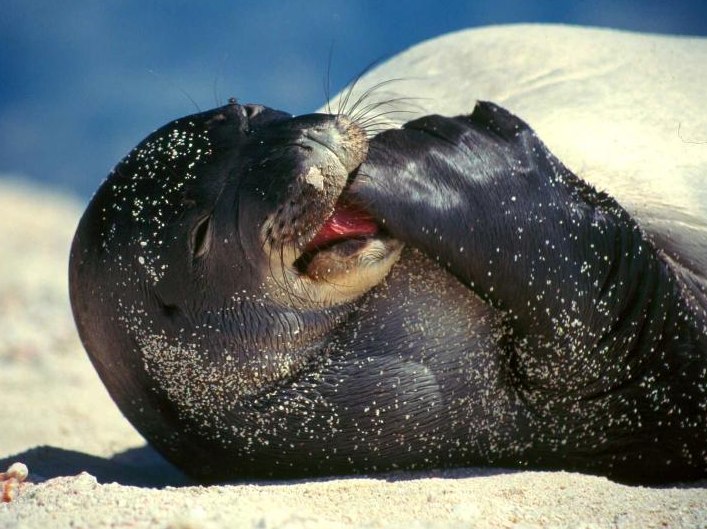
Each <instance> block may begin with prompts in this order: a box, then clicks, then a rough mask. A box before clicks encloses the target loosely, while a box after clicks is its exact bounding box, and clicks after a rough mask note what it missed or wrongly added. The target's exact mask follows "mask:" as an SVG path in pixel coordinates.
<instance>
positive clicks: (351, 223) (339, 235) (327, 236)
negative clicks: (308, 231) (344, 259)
mask: <svg viewBox="0 0 707 529" xmlns="http://www.w3.org/2000/svg"><path fill="white" fill-rule="evenodd" d="M376 233H378V225H377V224H376V223H375V221H374V220H373V218H372V217H371V216H370V215H369V214H368V213H367V212H366V211H364V210H363V209H361V208H359V207H357V206H354V205H352V204H347V203H345V202H337V203H336V206H334V213H332V215H331V217H329V218H328V219H327V220H326V222H325V223H324V226H322V227H321V229H320V230H319V232H318V233H317V234H316V235H315V236H314V238H313V239H312V240H311V241H310V242H309V244H308V245H307V248H306V250H305V251H312V250H314V249H316V248H321V247H322V246H325V245H327V244H329V243H332V242H335V241H339V240H344V239H353V238H356V237H369V236H371V235H375V234H376Z"/></svg>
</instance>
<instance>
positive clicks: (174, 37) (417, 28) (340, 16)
mask: <svg viewBox="0 0 707 529" xmlns="http://www.w3.org/2000/svg"><path fill="white" fill-rule="evenodd" d="M511 22H557V23H569V24H581V25H592V26H603V27H611V28H621V29H629V30H636V31H645V32H655V33H673V34H684V35H700V36H705V35H707V2H705V1H704V0H695V1H683V2H676V1H672V2H670V1H667V0H643V1H628V0H615V1H610V0H592V1H576V2H568V1H557V0H546V1H535V2H533V1H511V0H492V1H476V2H473V1H466V2H464V1H442V0H438V1H423V0H413V1H407V2H405V1H401V0H397V1H394V0H377V1H373V0H371V1H353V0H349V1H345V0H321V1H315V0H309V1H300V0H295V1H267V0H261V1H243V2H236V1H231V2H227V1H202V2H200V1H186V0H169V1H167V0H165V1H162V2H156V1H151V0H124V1H98V0H95V1H89V0H83V1H82V0H76V1H71V0H67V1H60V2H59V1H55V0H46V1H43V0H42V1H40V0H38V1H31V0H30V1H28V0H4V1H3V4H2V9H1V10H0V174H5V175H11V176H14V177H19V178H27V179H30V180H34V181H40V182H47V183H50V184H51V185H52V186H56V187H58V188H61V189H63V190H65V191H69V192H72V193H74V194H76V195H79V196H80V197H81V198H82V199H83V200H86V199H87V198H88V197H89V196H90V194H91V193H92V192H93V191H94V190H95V189H96V187H97V186H98V185H99V183H100V182H101V181H102V179H103V178H104V177H105V175H106V174H107V173H108V171H109V170H110V168H111V167H112V166H113V165H114V164H115V163H116V162H117V161H118V160H119V159H120V158H121V157H122V156H123V155H124V154H126V153H127V151H128V150H129V149H130V148H132V147H133V146H134V145H135V144H136V143H137V142H138V141H139V140H140V139H142V138H143V137H144V136H145V135H146V134H147V133H149V132H150V131H151V130H153V129H155V128H157V127H158V126H160V125H162V124H164V123H165V122H167V121H170V120H171V119H173V118H176V117H179V116H182V115H185V114H190V113H192V112H195V111H197V110H199V109H202V110H206V109H208V108H211V107H214V106H217V105H219V104H222V103H224V102H225V101H226V100H227V99H228V97H230V96H235V97H237V98H238V99H239V100H240V101H242V102H256V103H263V104H266V105H268V106H271V107H275V108H280V109H282V110H287V111H289V112H292V113H295V114H298V113H303V112H308V111H311V110H314V109H316V108H317V107H319V106H320V105H322V104H323V103H324V101H325V95H324V94H325V90H324V84H325V83H324V78H325V77H326V75H327V70H328V67H327V63H328V57H329V51H330V49H332V50H333V54H332V63H331V70H330V72H329V78H330V85H331V92H332V94H335V93H336V92H338V91H339V90H340V89H341V88H342V87H343V86H344V85H345V84H346V83H347V82H348V81H349V80H350V79H352V78H353V77H354V76H355V75H356V74H357V73H359V72H360V71H361V70H362V69H364V68H365V67H366V66H367V65H369V64H370V63H371V62H372V61H375V60H380V59H384V58H386V57H389V56H392V55H394V54H396V53H397V52H399V51H401V50H403V49H405V48H407V47H409V46H410V45H412V44H415V43H418V42H420V41H422V40H425V39H428V38H431V37H435V36H438V35H441V34H444V33H447V32H449V31H454V30H458V29H463V28H467V27H472V26H481V25H487V24H498V23H511ZM705 67H707V65H705Z"/></svg>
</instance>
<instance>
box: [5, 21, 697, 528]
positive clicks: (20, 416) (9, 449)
mask: <svg viewBox="0 0 707 529" xmlns="http://www.w3.org/2000/svg"><path fill="white" fill-rule="evenodd" d="M612 35H615V34H612ZM563 38H564V37H563ZM703 47H704V46H703ZM702 66H704V64H702ZM516 104H519V103H516ZM531 122H532V120H531ZM686 130H687V131H688V132H689V131H690V130H689V129H686ZM548 132H549V131H548ZM702 132H703V133H704V130H703V131H702ZM691 133H694V131H692V132H691ZM698 148H701V149H702V150H703V151H707V148H705V146H704V145H702V146H701V147H698ZM568 155H569V154H568ZM621 163H623V162H621ZM703 174H705V173H703ZM0 213H1V214H0V248H2V257H0V373H1V374H2V386H1V387H2V393H1V395H2V399H3V407H2V412H0V460H2V461H0V466H2V467H3V468H1V469H0V470H4V467H6V466H7V465H8V464H9V463H10V462H12V461H16V460H17V461H22V462H24V463H26V464H27V465H28V466H29V470H30V478H29V482H28V483H26V484H25V485H24V486H23V487H22V489H21V491H20V494H19V496H18V498H17V499H16V500H14V501H13V502H11V503H9V504H1V505H0V528H35V527H36V528H65V527H66V528H68V527H73V528H77V527H86V528H104V527H105V528H108V527H121V528H128V527H130V528H141V527H164V528H173V529H177V528H181V529H186V528H193V529H197V528H203V529H210V528H220V527H223V528H232V527H233V528H237V527H248V528H251V527H252V528H259V529H272V528H300V527H313V528H320V527H321V528H338V527H390V528H406V529H414V528H418V527H419V528H437V527H478V528H485V527H489V528H492V527H493V528H496V527H516V528H523V527H524V528H529V527H568V528H569V527H576V528H632V527H633V528H651V527H656V528H658V527H660V528H664V527H670V528H677V527H686V528H687V527H690V528H695V527H702V528H705V527H707V483H704V482H703V483H699V484H691V485H689V486H685V487H679V488H676V487H673V488H662V489H659V488H644V487H626V486H622V485H618V484H615V483H612V482H610V481H608V480H606V479H603V478H597V477H592V476H582V475H579V474H569V473H563V472H555V473H551V472H548V473H539V472H516V471H506V472H504V471H499V470H493V471H489V470H480V469H463V470H454V471H447V472H429V473H424V474H419V473H418V474H406V473H400V474H394V475H385V476H369V477H365V478H361V477H359V478H340V479H331V480H311V481H301V482H284V483H283V482H273V483H262V482H261V483H242V484H234V485H229V486H211V487H201V486H188V482H187V480H186V479H185V478H184V477H183V476H182V475H181V474H180V473H179V472H178V471H176V470H174V469H173V468H172V467H170V466H169V465H168V464H167V463H165V462H164V461H162V460H161V459H160V458H159V456H157V455H156V454H155V453H154V452H153V451H152V450H151V449H150V448H149V447H145V446H144V441H143V440H142V438H141V437H140V436H139V435H138V434H137V433H136V432H135V431H134V430H133V429H132V427H131V426H130V425H129V424H128V423H127V421H126V420H125V419H124V418H123V417H122V416H121V415H120V413H119V412H118V410H117V408H116V407H115V405H114V404H113V403H112V401H111V400H110V398H109V397H108V395H107V393H106V391H105V390H104V388H103V386H102V385H101V383H100V381H99V380H98V377H97V376H96V374H95V373H94V371H93V369H92V367H91V365H90V363H89V361H88V359H87V357H86V356H85V353H84V352H83V350H82V348H81V345H80V343H79V341H78V338H77V336H76V334H75V331H74V327H73V321H72V318H71V314H70V309H69V303H68V296H67V284H66V268H67V260H68V250H69V243H70V240H71V236H72V234H73V230H74V228H75V225H76V222H77V220H78V216H79V214H80V206H79V205H78V204H77V203H75V202H72V201H70V200H68V199H66V198H64V197H62V196H60V195H55V194H51V193H47V192H45V191H43V190H41V189H40V188H38V187H33V188H29V187H24V186H22V185H18V184H16V183H14V182H12V181H10V180H7V179H0ZM36 447H42V448H36ZM99 483H100V484H99ZM167 485H169V486H167ZM165 486H166V487H165ZM160 487H161V488H160Z"/></svg>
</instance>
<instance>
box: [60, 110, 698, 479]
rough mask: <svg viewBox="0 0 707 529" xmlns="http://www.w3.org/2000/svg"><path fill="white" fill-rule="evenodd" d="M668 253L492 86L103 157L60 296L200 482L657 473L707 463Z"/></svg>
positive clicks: (228, 119)
mask: <svg viewBox="0 0 707 529" xmlns="http://www.w3.org/2000/svg"><path fill="white" fill-rule="evenodd" d="M403 245H404V246H403ZM676 251H678V252H679V248H678V249H675V248H671V252H672V253H673V254H675V252H676ZM677 263H678V260H674V259H670V258H667V257H666V256H665V254H664V252H663V251H662V249H661V248H660V247H658V246H657V245H656V243H655V242H654V241H651V240H649V238H648V236H647V235H646V234H645V233H644V231H642V229H641V228H640V226H639V225H638V224H637V223H636V222H635V221H634V220H633V218H632V217H631V215H630V214H629V213H628V212H627V211H625V210H624V209H623V208H622V207H621V206H620V205H619V204H618V203H617V202H616V201H615V200H614V199H612V198H611V197H610V196H607V195H606V194H603V193H601V192H598V191H596V190H595V189H593V188H592V187H591V186H590V185H589V184H587V183H585V182H583V181H582V180H580V179H579V178H578V177H577V176H575V175H574V174H572V173H571V172H570V171H569V170H568V169H567V168H566V167H564V166H563V164H562V163H561V162H560V161H559V160H558V159H556V158H555V157H554V156H553V155H552V154H551V153H550V152H549V151H548V150H547V148H546V147H545V146H544V145H543V143H542V142H541V141H540V140H539V139H538V138H537V137H536V135H535V133H534V132H533V130H532V129H531V128H530V127H529V126H528V125H526V124H525V123H524V122H523V121H521V120H520V119H518V118H517V117H515V116H513V115H512V114H510V113H509V112H507V111H506V110H504V109H502V108H500V107H498V106H496V105H494V104H492V103H485V102H481V103H478V104H477V106H476V108H475V109H474V111H473V113H472V114H471V115H467V116H458V117H441V116H434V115H433V116H426V117H423V118H420V119H417V120H415V121H411V122H409V123H407V124H405V125H404V126H403V127H402V128H400V129H391V130H387V131H384V132H381V133H379V134H377V135H375V136H373V137H371V138H369V137H368V136H367V134H366V131H365V130H364V128H363V127H362V126H360V125H358V124H357V123H356V122H355V120H353V119H350V118H347V117H346V116H345V115H343V114H342V115H328V114H311V115H306V116H299V117H292V116H290V115H288V114H286V113H283V112H279V111H275V110H272V109H268V108H266V107H261V106H257V105H240V104H238V103H236V102H235V101H231V102H230V103H229V104H228V105H226V106H224V107H221V108H217V109H215V110H212V111H208V112H204V113H200V114H196V115H193V116H188V117H185V118H182V119H179V120H177V121H174V122H172V123H170V124H168V125H166V126H165V127H163V128H161V129H159V130H158V131H156V132H155V133H153V134H152V135H150V136H148V137H147V138H146V139H145V140H144V141H143V142H142V143H140V144H139V145H138V146H137V147H136V148H135V149H134V150H133V151H132V152H131V153H130V154H129V155H128V156H127V157H126V158H125V159H124V160H123V161H122V162H120V164H118V166H117V167H116V168H115V170H114V171H113V172H112V173H111V174H110V175H109V177H108V179H107V180H106V181H105V182H104V183H103V185H102V186H101V188H100V189H99V190H98V192H97V194H96V195H95V197H94V198H93V200H92V201H91V203H90V205H89V206H88V209H87V211H86V212H85V214H84V216H83V218H82V219H81V222H80V224H79V227H78V229H77V232H76V236H75V239H74V242H73V246H72V250H71V261H70V293H71V301H72V307H73V312H74V317H75V319H76V322H77V327H78V330H79V334H80V336H81V339H82V341H83V344H84V346H85V348H86V350H87V352H88V354H89V356H90V358H91V361H92V362H93V364H94V366H95V368H96V370H97V371H98V373H99V375H100V377H101V379H102V380H103V382H104V383H105V385H106V387H107V388H108V391H109V392H110V394H111V396H112V397H113V399H114V400H115V402H116V403H117V404H118V406H119V407H120V409H121V410H122V412H123V413H124V414H125V416H126V417H127V418H128V419H129V420H130V421H131V422H132V424H133V425H134V426H135V427H136V428H137V429H138V430H139V431H140V433H141V434H142V435H143V436H145V438H146V439H147V440H148V441H149V442H150V443H151V444H152V445H154V446H155V447H156V448H157V449H158V450H159V451H160V452H161V453H162V454H164V456H165V457H167V458H168V459H169V460H170V461H172V462H173V463H174V464H176V465H178V466H179V467H181V468H182V469H184V470H185V471H186V472H188V473H189V474H191V475H192V476H194V477H196V478H197V479H201V480H204V481H214V480H223V479H229V478H234V477H239V476H263V477H265V476H277V477H285V476H307V475H321V474H339V473H353V472H373V471H383V470H391V469H421V468H431V467H449V466H464V465H494V466H510V467H528V468H548V469H566V470H577V471H582V472H588V473H593V474H601V475H606V476H609V477H610V478H612V479H615V480H619V481H623V482H630V483H658V482H671V481H682V480H691V479H700V478H705V477H707V424H706V422H707V280H705V277H706V276H707V270H689V271H688V270H687V269H683V268H681V265H679V264H677Z"/></svg>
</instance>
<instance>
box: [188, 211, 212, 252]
mask: <svg viewBox="0 0 707 529" xmlns="http://www.w3.org/2000/svg"><path fill="white" fill-rule="evenodd" d="M210 247H211V216H210V215H209V216H208V217H204V218H203V219H201V220H199V222H197V224H196V226H194V228H193V229H192V232H191V249H192V256H193V257H194V259H197V258H199V257H201V256H203V255H204V254H205V253H206V252H208V251H209V248H210Z"/></svg>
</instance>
